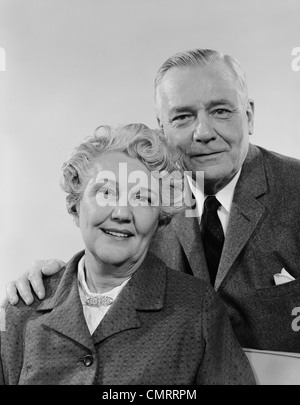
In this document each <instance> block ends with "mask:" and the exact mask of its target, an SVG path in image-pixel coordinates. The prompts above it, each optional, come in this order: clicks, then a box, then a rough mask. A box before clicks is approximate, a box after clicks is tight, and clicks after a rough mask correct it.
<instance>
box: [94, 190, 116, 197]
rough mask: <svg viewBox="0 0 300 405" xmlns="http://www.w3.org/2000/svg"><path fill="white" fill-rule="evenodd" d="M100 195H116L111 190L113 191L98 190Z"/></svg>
mask: <svg viewBox="0 0 300 405" xmlns="http://www.w3.org/2000/svg"><path fill="white" fill-rule="evenodd" d="M98 193H102V194H104V195H105V196H109V195H114V194H115V193H114V191H113V190H111V189H109V188H103V189H100V190H98Z"/></svg>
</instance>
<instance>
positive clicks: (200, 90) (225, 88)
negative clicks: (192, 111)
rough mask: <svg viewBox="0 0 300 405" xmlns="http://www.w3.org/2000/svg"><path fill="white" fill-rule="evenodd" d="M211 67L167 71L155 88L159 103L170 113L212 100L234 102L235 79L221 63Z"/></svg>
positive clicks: (235, 91) (235, 93) (236, 89)
mask: <svg viewBox="0 0 300 405" xmlns="http://www.w3.org/2000/svg"><path fill="white" fill-rule="evenodd" d="M215 65H216V64H214V65H212V66H207V67H187V68H172V69H170V70H169V71H168V72H166V74H165V76H164V77H163V80H162V82H161V84H160V86H159V89H158V93H159V94H158V97H159V98H160V102H162V103H163V105H164V107H168V110H171V109H180V108H184V107H185V106H188V105H191V106H192V105H198V104H199V103H204V104H205V103H210V102H212V101H216V100H223V101H225V100H226V99H227V100H228V102H230V103H232V102H234V101H236V99H237V93H238V86H237V80H236V78H235V77H234V75H233V74H232V73H231V72H230V70H229V68H228V67H227V66H226V65H224V63H222V65H218V66H215Z"/></svg>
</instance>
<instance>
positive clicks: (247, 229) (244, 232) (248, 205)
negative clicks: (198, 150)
mask: <svg viewBox="0 0 300 405" xmlns="http://www.w3.org/2000/svg"><path fill="white" fill-rule="evenodd" d="M266 191H267V181H266V175H265V170H264V164H263V158H262V155H261V153H260V151H259V149H258V148H257V147H256V146H254V145H250V147H249V152H248V155H247V158H246V160H245V163H244V165H243V168H242V172H241V175H240V178H239V181H238V183H237V186H236V190H235V194H234V198H233V202H232V207H231V213H230V219H229V224H228V229H227V234H226V238H225V244H224V248H223V252H222V256H221V261H220V266H219V270H218V274H217V277H216V281H215V290H218V288H219V287H220V285H221V283H222V282H223V280H224V278H225V277H226V275H227V273H228V271H229V270H230V268H231V267H232V265H233V263H234V261H235V260H236V258H237V257H238V255H239V254H240V252H241V250H242V249H243V248H244V246H245V245H246V243H247V241H248V240H249V238H250V236H251V235H252V233H253V231H254V230H255V228H256V227H257V225H258V223H259V221H260V219H261V217H262V216H263V214H264V212H265V207H264V205H263V204H262V203H261V202H260V201H259V199H258V197H260V196H262V195H263V194H265V193H266Z"/></svg>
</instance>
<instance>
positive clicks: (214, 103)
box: [206, 98, 235, 109]
mask: <svg viewBox="0 0 300 405" xmlns="http://www.w3.org/2000/svg"><path fill="white" fill-rule="evenodd" d="M220 105H227V106H229V107H231V108H235V105H234V104H233V103H232V102H231V101H229V100H227V99H226V98H220V99H217V100H212V101H209V102H208V103H207V104H206V107H207V108H208V109H210V108H214V107H218V106H220Z"/></svg>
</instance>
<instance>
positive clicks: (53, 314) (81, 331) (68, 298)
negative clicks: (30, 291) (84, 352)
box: [37, 252, 94, 350]
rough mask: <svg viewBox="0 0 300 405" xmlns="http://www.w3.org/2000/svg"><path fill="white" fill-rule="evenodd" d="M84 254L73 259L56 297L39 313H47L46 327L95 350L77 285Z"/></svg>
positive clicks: (47, 302) (79, 254) (50, 299)
mask: <svg viewBox="0 0 300 405" xmlns="http://www.w3.org/2000/svg"><path fill="white" fill-rule="evenodd" d="M83 254H84V252H80V253H78V254H77V255H75V256H74V257H73V258H72V259H71V261H70V262H69V263H68V264H67V266H66V269H65V270H64V274H63V276H62V278H61V279H60V281H59V284H58V286H57V284H56V286H57V288H56V291H55V293H54V295H53V296H50V297H49V298H47V299H45V300H44V301H43V302H42V303H41V304H40V305H39V307H38V308H37V311H44V312H46V314H45V316H44V322H43V324H44V325H45V326H47V327H48V328H51V329H53V330H56V331H57V332H59V333H61V334H62V335H64V336H66V337H68V338H70V339H72V340H74V341H76V342H78V343H80V344H81V345H83V346H85V347H87V348H89V349H90V350H93V349H94V346H93V341H92V339H91V335H90V332H89V330H88V327H87V324H86V322H85V318H84V315H83V309H82V304H81V301H80V297H79V292H78V285H77V265H78V262H79V260H80V258H81V257H82V256H83ZM54 277H55V276H54ZM56 286H55V287H56ZM55 287H54V289H55Z"/></svg>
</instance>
